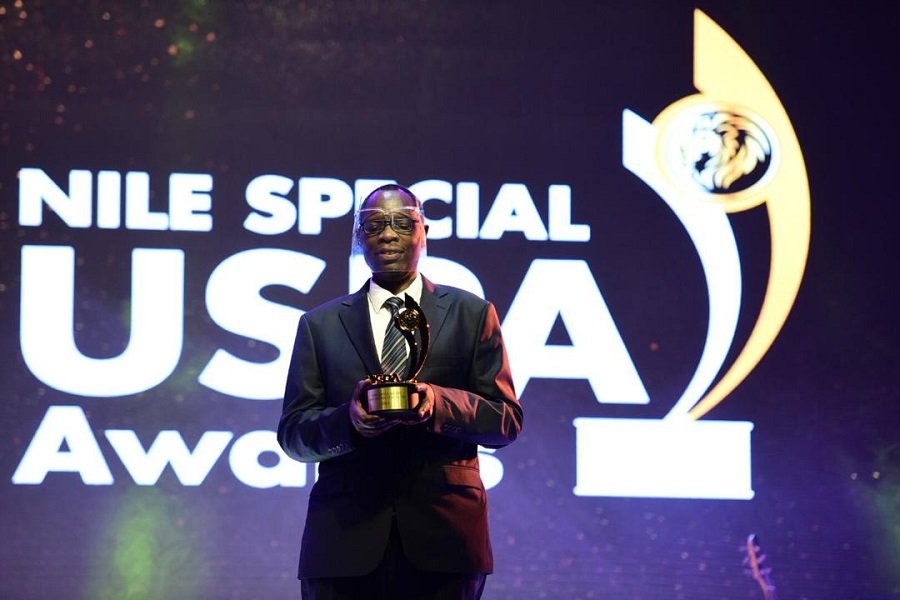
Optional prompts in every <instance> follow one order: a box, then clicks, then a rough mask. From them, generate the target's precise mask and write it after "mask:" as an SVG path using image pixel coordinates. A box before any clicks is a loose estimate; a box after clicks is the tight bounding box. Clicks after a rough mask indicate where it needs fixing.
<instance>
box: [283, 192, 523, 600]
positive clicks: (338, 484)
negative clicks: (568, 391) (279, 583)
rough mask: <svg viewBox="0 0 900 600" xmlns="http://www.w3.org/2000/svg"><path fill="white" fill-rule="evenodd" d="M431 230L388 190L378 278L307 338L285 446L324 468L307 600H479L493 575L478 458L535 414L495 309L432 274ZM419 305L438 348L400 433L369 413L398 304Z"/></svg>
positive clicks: (307, 551)
mask: <svg viewBox="0 0 900 600" xmlns="http://www.w3.org/2000/svg"><path fill="white" fill-rule="evenodd" d="M427 231H428V226H427V225H426V224H425V223H424V216H423V214H422V205H421V203H420V202H419V200H418V199H417V198H416V197H415V196H414V195H413V194H412V192H410V191H409V190H408V189H406V188H403V187H401V186H397V185H388V186H382V187H380V188H378V189H376V190H375V191H374V192H372V193H371V194H370V195H369V196H368V197H367V198H366V199H365V201H364V202H363V204H362V205H361V207H360V210H359V212H358V213H357V218H356V223H355V226H354V232H353V235H354V244H355V245H357V247H358V248H360V249H361V250H362V253H363V255H364V256H365V258H366V262H367V263H368V265H369V267H370V268H371V269H372V278H371V279H370V280H369V282H368V283H367V284H366V285H365V286H363V288H362V289H360V290H359V291H358V292H356V293H355V294H351V295H349V296H345V297H343V298H338V299H336V300H333V301H331V302H328V303H326V304H324V305H322V306H319V307H317V308H315V309H313V310H310V311H309V312H307V313H305V314H304V315H303V316H302V317H301V319H300V323H299V325H298V329H297V338H296V341H295V343H294V352H293V356H292V358H291V365H290V370H289V373H288V380H287V386H286V389H285V397H284V408H283V413H282V416H281V420H280V422H279V425H278V440H279V443H280V444H281V447H282V448H283V449H284V451H285V452H286V453H287V454H288V455H290V456H292V457H293V458H295V459H297V460H300V461H306V462H311V461H320V465H319V478H318V480H317V482H316V484H315V485H314V486H313V488H312V491H311V492H310V496H309V508H308V510H307V518H306V527H305V529H304V532H303V541H302V544H301V550H300V569H299V577H300V579H302V580H303V586H302V590H303V596H304V598H307V599H311V600H320V599H324V598H327V599H350V598H366V599H370V598H385V599H391V600H396V599H403V598H447V599H450V598H454V599H462V598H466V599H468V598H479V597H480V596H481V593H482V591H483V588H484V581H485V575H486V574H488V573H490V572H491V571H492V569H493V556H492V554H491V544H490V539H489V536H488V519H487V498H486V494H485V490H484V485H483V484H482V481H481V476H480V474H479V470H478V451H477V447H478V445H479V444H481V445H484V446H488V447H492V448H497V447H500V446H505V445H506V444H508V443H510V442H512V441H513V440H515V438H516V436H517V435H518V434H519V431H520V430H521V427H522V408H521V406H520V405H519V402H518V400H517V399H516V396H515V391H514V390H513V384H512V376H511V374H510V370H509V363H508V360H507V357H506V350H505V348H504V346H503V339H502V336H501V332H500V323H499V320H498V318H497V313H496V311H495V309H494V307H493V305H492V304H490V303H489V302H485V301H484V300H482V299H480V298H478V297H477V296H474V295H472V294H469V293H468V292H464V291H462V290H459V289H456V288H451V287H447V286H441V285H435V284H433V283H431V282H430V281H428V280H427V279H425V278H424V277H422V276H421V275H420V274H419V272H418V261H419V256H420V254H421V252H422V250H423V249H424V247H425V235H426V233H427ZM406 294H409V295H410V296H411V297H412V298H413V299H414V300H416V301H417V302H418V304H419V305H420V306H421V309H422V312H423V313H424V315H425V317H426V319H427V320H428V322H429V324H430V331H431V349H430V352H429V354H428V358H427V360H426V362H425V363H424V365H423V368H422V371H421V373H420V375H419V377H418V383H417V385H416V394H414V396H415V397H414V401H417V404H415V406H414V409H415V415H414V418H413V419H412V420H399V419H395V418H387V417H384V416H378V415H374V414H370V413H368V412H367V411H366V410H365V408H364V407H363V405H362V403H361V401H360V393H361V392H362V391H363V388H364V386H365V385H366V384H367V383H368V382H369V380H368V379H367V378H368V376H369V375H371V374H377V373H380V372H382V370H383V368H384V367H383V366H382V365H383V363H382V362H381V361H383V360H385V359H388V358H389V357H390V356H391V355H393V354H395V353H396V352H397V350H396V346H394V347H393V349H391V350H385V352H382V349H383V348H382V344H383V343H384V340H385V337H386V331H387V328H388V327H394V326H395V325H394V324H393V320H392V314H393V313H391V309H390V307H389V302H386V300H387V299H388V298H391V297H394V296H399V297H401V298H403V297H404V296H405V295H406ZM388 337H390V335H388ZM385 345H386V346H387V345H389V344H385ZM402 348H403V351H404V353H405V352H406V344H405V343H404V344H403V345H402ZM401 359H402V357H401Z"/></svg>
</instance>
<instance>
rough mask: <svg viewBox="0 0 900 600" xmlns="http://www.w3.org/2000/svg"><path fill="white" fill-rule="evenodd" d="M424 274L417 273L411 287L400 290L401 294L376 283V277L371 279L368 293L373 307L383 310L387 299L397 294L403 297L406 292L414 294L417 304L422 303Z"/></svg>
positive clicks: (413, 297)
mask: <svg viewBox="0 0 900 600" xmlns="http://www.w3.org/2000/svg"><path fill="white" fill-rule="evenodd" d="M422 287H423V284H422V274H421V273H416V278H415V279H413V281H412V283H410V284H409V287H408V288H406V289H405V290H403V291H402V292H400V293H399V294H393V293H392V292H390V291H389V290H386V289H384V288H383V287H381V286H380V285H378V284H377V283H375V280H374V279H369V291H368V293H367V294H366V295H367V296H368V297H369V303H370V304H371V305H372V308H373V309H374V310H375V311H379V310H381V307H382V306H384V302H385V300H387V299H388V298H390V297H392V296H395V295H396V296H397V297H398V298H401V299H403V298H404V297H405V294H409V295H410V296H412V299H413V300H415V301H416V303H417V304H421V302H422Z"/></svg>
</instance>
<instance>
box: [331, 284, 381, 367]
mask: <svg viewBox="0 0 900 600" xmlns="http://www.w3.org/2000/svg"><path fill="white" fill-rule="evenodd" d="M368 286H369V284H368V282H366V284H365V285H364V286H363V287H362V289H360V290H359V291H358V292H356V293H355V294H353V295H352V296H350V297H348V298H347V299H346V300H344V302H343V306H342V310H341V312H340V319H341V324H342V325H343V326H344V330H345V331H346V332H347V337H348V338H350V342H351V343H352V344H353V347H354V348H355V349H356V353H357V354H358V355H359V358H360V359H361V360H362V362H363V364H364V365H365V367H366V372H367V373H369V374H375V373H381V365H379V364H378V353H377V351H376V350H375V342H374V341H373V340H372V325H371V323H370V321H369V306H368V299H367V297H366V290H367V289H368Z"/></svg>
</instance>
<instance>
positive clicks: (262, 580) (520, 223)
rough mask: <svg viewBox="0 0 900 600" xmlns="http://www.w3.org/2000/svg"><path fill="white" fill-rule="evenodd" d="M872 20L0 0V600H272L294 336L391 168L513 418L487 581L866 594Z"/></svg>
mask: <svg viewBox="0 0 900 600" xmlns="http://www.w3.org/2000/svg"><path fill="white" fill-rule="evenodd" d="M879 6H880V4H878V3H875V4H872V5H868V6H866V5H863V6H857V5H849V4H848V5H846V6H844V7H838V6H837V5H834V6H830V5H828V4H827V3H826V4H824V5H815V6H813V5H809V6H808V7H807V8H806V9H804V8H798V7H793V8H791V7H786V6H784V5H783V4H782V3H761V4H760V3H756V4H752V5H751V4H738V5H732V4H730V3H729V4H726V3H711V2H699V3H696V4H694V3H690V2H667V3H660V2H615V3H612V2H604V3H592V2H559V3H541V2H527V3H522V2H491V3H478V2H437V1H425V2H419V1H415V2H414V1H399V2H368V1H351V2H335V3H331V2H327V3H326V2H305V3H295V2H256V1H246V2H228V3H215V2H205V1H202V0H193V1H184V2H179V3H167V6H165V7H163V6H158V5H156V3H151V2H142V3H136V2H117V1H116V2H23V1H21V0H17V1H15V2H13V1H10V0H3V1H2V2H0V35H2V46H0V54H2V56H0V61H2V62H0V64H2V73H3V76H2V89H0V111H2V112H0V115H2V123H0V148H2V161H0V193H2V206H0V251H2V254H0V255H2V266H0V315H2V320H0V335H2V337H0V343H2V356H3V361H2V364H0V382H2V387H0V389H2V392H0V393H2V402H0V424H2V439H0V474H2V478H0V486H2V495H0V515H2V517H0V518H2V536H0V563H2V564H3V573H4V574H3V577H2V578H0V596H2V597H4V598H50V597H53V598H59V597H63V598H143V597H148V598H296V597H298V594H299V586H298V583H297V582H296V580H295V573H296V559H297V555H298V548H299V539H300V535H301V531H302V525H303V520H304V516H305V506H306V501H307V495H308V492H309V489H310V487H311V485H312V484H313V482H314V480H315V477H316V471H315V466H314V465H303V464H300V463H296V462H293V461H291V460H289V459H287V458H286V457H285V456H284V455H283V454H282V453H281V451H280V450H279V449H278V447H277V444H276V442H275V436H274V429H275V426H276V424H277V421H278V417H279V414H280V409H281V394H282V390H283V385H284V378H285V373H286V367H287V361H288V359H289V353H290V348H291V344H292V340H293V335H294V330H295V326H296V322H297V319H298V318H299V316H300V315H301V314H303V312H304V311H305V310H309V309H310V308H312V307H314V306H316V305H317V304H319V303H321V302H323V301H325V300H328V299H330V298H332V297H335V296H338V295H341V294H344V293H347V292H348V291H354V290H356V289H358V287H359V286H360V285H361V284H362V283H363V281H364V280H365V278H366V276H367V272H366V270H365V267H364V265H360V264H358V263H355V262H353V261H351V260H350V259H349V258H348V257H349V250H350V229H351V224H352V221H353V212H354V209H355V207H356V205H357V203H358V202H359V201H360V199H361V197H363V196H364V195H365V194H366V193H367V192H368V191H369V190H371V189H372V188H374V187H376V186H377V185H379V184H381V183H384V182H389V181H398V182H400V183H403V184H405V185H408V186H410V187H411V188H412V189H413V190H414V191H415V192H416V193H417V194H418V195H419V197H420V198H421V199H422V200H423V201H424V203H425V210H426V213H427V217H428V223H429V224H430V228H431V229H430V235H429V238H430V239H429V242H428V256H427V258H426V259H425V260H424V261H423V264H422V271H423V272H424V273H425V274H426V275H427V276H428V277H430V278H432V279H433V280H435V281H438V282H442V283H447V284H452V285H456V286H459V287H463V288H466V289H469V290H471V291H473V292H475V293H476V294H479V295H482V296H484V297H485V298H488V299H489V300H491V301H492V302H493V303H494V304H495V305H496V307H497V310H498V312H499V314H500V317H501V320H502V325H503V330H504V335H505V338H506V342H507V347H508V350H509V354H510V360H511V363H512V368H513V372H514V377H515V384H516V389H517V392H518V394H519V396H520V398H521V400H522V403H523V405H524V407H525V428H524V431H523V434H522V436H521V437H520V439H519V440H518V441H517V442H516V443H515V444H513V445H512V446H510V447H508V448H505V449H502V450H499V451H496V452H494V451H492V450H483V451H482V452H481V465H482V472H483V476H484V479H485V483H486V485H487V486H488V487H489V488H490V491H489V498H490V507H491V523H492V532H493V546H494V551H495V554H496V569H497V572H496V573H495V574H494V575H493V576H492V577H491V578H490V579H489V583H488V588H487V592H486V594H485V597H486V598H488V599H502V598H516V599H518V598H551V599H556V598H565V599H569V598H629V599H631V598H644V599H656V598H660V599H670V598H675V599H677V598H685V599H697V598H711V599H712V598H715V599H734V598H763V597H764V595H765V593H766V590H767V588H768V587H769V586H770V585H774V586H776V588H777V593H778V596H779V597H780V598H792V599H823V598H835V599H848V598H895V597H898V594H900V574H898V573H900V558H898V557H900V521H898V510H900V500H898V499H900V467H898V461H900V449H898V448H900V445H898V442H900V439H898V438H900V436H898V430H900V429H898V425H900V417H898V411H897V410H896V408H895V406H894V405H895V404H896V401H897V399H898V384H897V371H896V367H895V362H896V359H897V351H896V344H895V341H894V330H895V329H896V328H897V327H898V325H900V322H898V321H900V320H898V318H897V314H896V297H897V292H898V289H897V284H896V283H895V281H894V276H895V273H896V264H897V258H898V256H897V254H898V253H897V245H896V244H895V243H894V241H893V240H894V238H895V235H896V234H895V228H896V226H897V224H898V220H897V212H898V209H897V201H898V198H897V194H896V190H895V186H893V185H892V184H891V183H890V182H891V180H892V175H893V173H894V172H895V171H896V165H895V164H894V162H895V161H894V159H893V157H894V156H895V154H896V152H895V149H894V148H895V146H896V139H897V134H898V128H897V126H896V119H895V117H894V115H893V113H892V107H893V105H894V104H895V100H896V97H897V93H896V84H895V82H894V79H895V77H894V75H895V73H896V72H897V70H898V68H900V64H898V60H897V51H896V44H895V41H894V38H895V34H896V30H897V27H898V26H900V18H898V15H900V12H898V10H897V9H896V8H891V9H884V8H877V7H879ZM754 534H755V536H756V537H755V538H752V540H751V541H750V542H749V543H748V539H750V536H751V535H754ZM761 554H765V555H766V558H765V560H764V561H763V562H762V564H761V565H760V564H757V563H756V560H757V559H758V558H759V555H761Z"/></svg>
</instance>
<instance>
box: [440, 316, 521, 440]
mask: <svg viewBox="0 0 900 600" xmlns="http://www.w3.org/2000/svg"><path fill="white" fill-rule="evenodd" d="M431 387H432V388H433V389H434V395H435V400H434V420H433V423H432V428H433V430H434V432H435V433H439V434H441V435H446V436H449V437H452V438H456V439H460V440H463V441H466V442H470V443H474V444H480V445H482V446H487V447H489V448H499V447H501V446H505V445H507V444H509V443H510V442H512V441H513V440H515V439H516V437H517V436H518V435H519V432H520V431H521V429H522V418H523V415H522V406H521V405H520V404H519V401H518V399H517V398H516V393H515V390H514V388H513V381H512V373H511V372H510V368H509V360H508V358H507V355H506V348H505V346H504V345H503V336H502V334H501V331H500V320H499V319H498V318H497V311H496V310H495V309H494V305H493V304H490V303H487V304H486V305H485V306H484V308H483V310H482V313H481V319H480V323H479V328H478V335H477V336H476V338H475V341H474V348H473V351H472V362H471V367H470V375H469V381H468V383H467V385H466V387H465V389H459V388H452V387H446V386H440V385H434V384H432V385H431Z"/></svg>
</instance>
